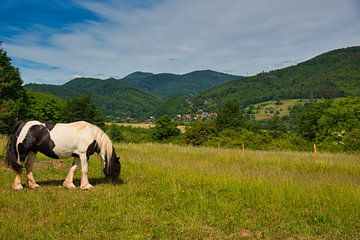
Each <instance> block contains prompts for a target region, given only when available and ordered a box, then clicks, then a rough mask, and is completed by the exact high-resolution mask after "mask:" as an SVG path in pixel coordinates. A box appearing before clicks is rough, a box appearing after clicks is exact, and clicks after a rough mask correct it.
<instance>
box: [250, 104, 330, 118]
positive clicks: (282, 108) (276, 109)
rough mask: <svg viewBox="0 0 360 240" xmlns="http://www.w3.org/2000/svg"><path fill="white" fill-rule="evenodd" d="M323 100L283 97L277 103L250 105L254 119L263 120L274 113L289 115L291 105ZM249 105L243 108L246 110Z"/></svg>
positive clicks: (280, 115) (281, 115) (283, 115)
mask: <svg viewBox="0 0 360 240" xmlns="http://www.w3.org/2000/svg"><path fill="white" fill-rule="evenodd" d="M321 101H324V100H323V99H285V100H281V101H279V102H278V103H277V101H275V100H271V101H266V102H261V103H256V104H253V105H251V106H252V107H253V109H254V110H253V113H252V115H253V116H254V118H255V120H257V121H260V120H265V119H270V118H272V117H273V116H275V115H278V116H279V117H285V116H289V114H290V110H291V108H292V107H293V106H295V105H298V104H301V105H304V104H305V103H311V102H321ZM248 109H249V107H247V108H246V109H245V110H246V111H247V110H248Z"/></svg>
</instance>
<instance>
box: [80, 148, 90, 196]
mask: <svg viewBox="0 0 360 240" xmlns="http://www.w3.org/2000/svg"><path fill="white" fill-rule="evenodd" d="M80 161H81V174H82V176H81V184H80V188H81V189H84V190H86V189H90V188H92V187H93V186H92V185H91V184H90V183H89V179H88V158H87V156H86V154H82V155H80Z"/></svg>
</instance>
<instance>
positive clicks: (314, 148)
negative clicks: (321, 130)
mask: <svg viewBox="0 0 360 240" xmlns="http://www.w3.org/2000/svg"><path fill="white" fill-rule="evenodd" d="M314 157H315V158H316V143H314Z"/></svg>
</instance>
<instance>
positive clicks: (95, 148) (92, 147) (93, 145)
mask: <svg viewBox="0 0 360 240" xmlns="http://www.w3.org/2000/svg"><path fill="white" fill-rule="evenodd" d="M95 152H96V153H99V152H100V148H99V145H98V143H97V142H96V140H94V141H93V142H92V143H91V144H90V145H89V146H88V148H87V150H86V158H87V159H89V157H90V156H91V155H93V154H94V153H95Z"/></svg>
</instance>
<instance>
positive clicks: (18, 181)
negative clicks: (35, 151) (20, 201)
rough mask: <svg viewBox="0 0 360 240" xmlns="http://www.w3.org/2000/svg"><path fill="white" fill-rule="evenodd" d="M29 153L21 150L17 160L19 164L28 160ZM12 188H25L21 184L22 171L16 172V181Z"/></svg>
mask: <svg viewBox="0 0 360 240" xmlns="http://www.w3.org/2000/svg"><path fill="white" fill-rule="evenodd" d="M27 155H28V153H27V152H26V151H24V152H19V156H18V159H17V162H18V163H19V164H22V162H24V161H25V160H26V157H27ZM12 188H13V189H15V190H21V189H23V186H22V184H21V173H18V172H16V176H15V179H14V182H13V184H12Z"/></svg>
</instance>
